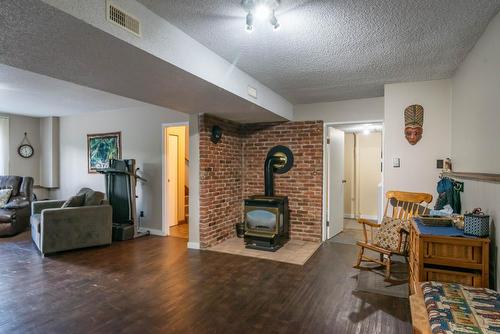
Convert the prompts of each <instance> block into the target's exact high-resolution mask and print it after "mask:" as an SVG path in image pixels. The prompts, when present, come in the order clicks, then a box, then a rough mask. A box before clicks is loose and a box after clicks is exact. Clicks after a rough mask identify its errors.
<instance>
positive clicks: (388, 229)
mask: <svg viewBox="0 0 500 334" xmlns="http://www.w3.org/2000/svg"><path fill="white" fill-rule="evenodd" d="M409 228H410V222H409V221H407V220H402V219H393V218H389V217H386V218H384V220H383V221H382V225H381V226H380V228H379V229H378V231H377V234H376V235H375V238H374V243H375V245H377V246H379V247H382V248H385V249H390V250H392V251H394V252H403V251H404V249H403V247H404V244H403V243H401V247H400V249H398V245H399V238H400V233H399V232H400V230H401V229H404V230H406V231H409Z"/></svg>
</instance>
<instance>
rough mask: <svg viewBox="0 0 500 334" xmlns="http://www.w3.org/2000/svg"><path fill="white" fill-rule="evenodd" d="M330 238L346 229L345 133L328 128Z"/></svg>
mask: <svg viewBox="0 0 500 334" xmlns="http://www.w3.org/2000/svg"><path fill="white" fill-rule="evenodd" d="M328 138H329V142H330V143H329V144H328V150H327V152H328V193H327V199H328V216H327V221H328V224H329V226H328V236H327V237H328V238H331V237H334V236H335V235H337V234H339V233H340V232H342V230H343V228H344V132H343V131H340V130H337V129H334V128H328Z"/></svg>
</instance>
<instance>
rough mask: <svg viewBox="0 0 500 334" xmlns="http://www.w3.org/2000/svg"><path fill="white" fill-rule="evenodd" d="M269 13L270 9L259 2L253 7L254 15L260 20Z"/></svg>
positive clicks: (265, 17)
mask: <svg viewBox="0 0 500 334" xmlns="http://www.w3.org/2000/svg"><path fill="white" fill-rule="evenodd" d="M269 15H271V10H270V9H269V7H268V6H266V5H263V4H260V5H258V6H257V7H256V8H255V16H256V17H257V18H258V19H260V20H265V19H267V18H268V17H269Z"/></svg>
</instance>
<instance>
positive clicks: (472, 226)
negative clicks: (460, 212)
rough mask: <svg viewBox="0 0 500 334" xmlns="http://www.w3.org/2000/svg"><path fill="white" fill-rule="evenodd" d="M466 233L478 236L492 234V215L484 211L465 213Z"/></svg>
mask: <svg viewBox="0 0 500 334" xmlns="http://www.w3.org/2000/svg"><path fill="white" fill-rule="evenodd" d="M464 234H467V235H473V236H476V237H486V236H488V235H490V216H487V215H485V214H484V213H466V214H465V215H464Z"/></svg>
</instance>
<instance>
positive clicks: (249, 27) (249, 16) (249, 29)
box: [246, 13, 253, 32]
mask: <svg viewBox="0 0 500 334" xmlns="http://www.w3.org/2000/svg"><path fill="white" fill-rule="evenodd" d="M246 31H247V32H252V31H253V15H252V13H248V14H247V26H246Z"/></svg>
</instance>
